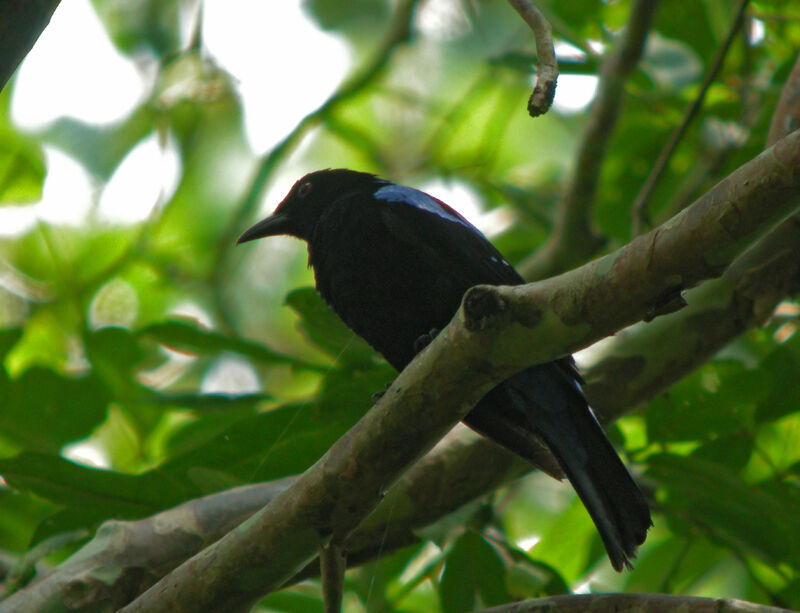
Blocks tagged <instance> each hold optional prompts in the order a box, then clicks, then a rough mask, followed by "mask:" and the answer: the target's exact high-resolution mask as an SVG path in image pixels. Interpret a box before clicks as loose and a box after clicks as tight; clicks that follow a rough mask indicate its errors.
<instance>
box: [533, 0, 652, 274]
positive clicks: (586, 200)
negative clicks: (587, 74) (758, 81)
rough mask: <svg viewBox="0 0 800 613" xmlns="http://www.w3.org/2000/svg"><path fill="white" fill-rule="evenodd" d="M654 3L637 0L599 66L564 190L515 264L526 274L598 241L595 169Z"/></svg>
mask: <svg viewBox="0 0 800 613" xmlns="http://www.w3.org/2000/svg"><path fill="white" fill-rule="evenodd" d="M657 7H658V2H657V1H656V0H637V1H636V3H635V4H634V6H633V9H632V11H631V15H630V18H629V19H628V24H627V25H626V26H625V30H624V31H623V33H622V34H621V35H620V37H619V39H618V40H617V43H616V45H615V46H614V49H613V50H612V51H611V52H610V53H609V54H608V55H607V56H606V58H605V59H604V61H603V63H602V65H601V67H600V74H599V75H598V76H599V79H600V81H599V84H598V87H597V95H596V97H595V100H594V102H593V103H592V106H591V108H590V110H589V116H588V118H587V120H586V128H585V129H584V131H583V135H582V137H581V141H580V143H578V150H577V154H576V161H575V168H574V170H573V173H572V178H571V179H570V181H569V183H568V185H567V191H566V192H565V194H564V197H563V198H562V200H561V203H560V204H559V206H558V209H557V211H556V218H555V225H554V228H553V232H552V234H551V235H550V238H549V240H548V241H547V242H546V243H545V244H544V246H542V248H541V249H539V251H537V252H536V253H535V254H533V255H532V256H531V257H529V258H527V259H526V260H525V261H524V262H522V264H520V266H519V271H520V273H521V274H522V276H523V277H525V278H526V279H543V278H546V277H549V276H552V275H554V274H557V273H559V272H562V271H564V270H568V269H569V268H572V267H573V266H576V265H578V264H580V263H582V262H584V261H585V260H586V259H587V258H588V257H591V256H592V255H594V254H595V253H596V252H597V250H598V249H599V248H600V247H601V246H602V245H603V242H604V241H603V239H602V238H600V237H598V236H596V235H595V234H594V232H593V231H592V229H591V226H590V217H591V215H590V212H591V210H592V207H593V206H594V202H595V195H596V191H597V184H598V182H599V179H600V169H601V167H602V163H603V160H604V159H605V153H606V149H607V148H608V143H609V142H610V140H611V136H612V135H613V133H614V128H615V126H616V124H617V118H618V117H619V112H620V110H621V108H622V101H623V100H624V98H625V82H626V81H627V79H628V77H629V76H630V74H631V72H633V69H634V68H635V67H636V64H637V63H638V61H639V58H641V56H642V53H643V51H644V43H645V40H646V39H647V34H648V32H649V31H650V27H651V25H652V22H653V17H654V15H655V12H656V8H657Z"/></svg>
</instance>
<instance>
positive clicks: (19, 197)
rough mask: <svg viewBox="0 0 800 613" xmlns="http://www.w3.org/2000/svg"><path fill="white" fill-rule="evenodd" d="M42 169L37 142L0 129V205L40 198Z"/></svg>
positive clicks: (40, 154)
mask: <svg viewBox="0 0 800 613" xmlns="http://www.w3.org/2000/svg"><path fill="white" fill-rule="evenodd" d="M45 170H46V169H45V164H44V155H43V154H42V150H41V148H40V146H39V144H38V143H37V142H36V140H34V139H31V138H28V137H25V136H22V135H21V134H19V133H18V132H15V131H13V130H11V129H9V128H0V204H7V203H26V202H36V201H37V200H39V199H41V197H42V184H43V183H44V176H45Z"/></svg>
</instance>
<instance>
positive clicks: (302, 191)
mask: <svg viewBox="0 0 800 613" xmlns="http://www.w3.org/2000/svg"><path fill="white" fill-rule="evenodd" d="M310 193H311V181H306V182H305V183H303V184H302V185H300V187H298V188H297V195H298V196H299V197H300V198H305V197H306V196H308V195H309V194H310Z"/></svg>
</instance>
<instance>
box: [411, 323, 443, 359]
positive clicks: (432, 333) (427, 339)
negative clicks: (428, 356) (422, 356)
mask: <svg viewBox="0 0 800 613" xmlns="http://www.w3.org/2000/svg"><path fill="white" fill-rule="evenodd" d="M439 332H440V330H439V328H431V329H430V330H429V331H428V333H427V334H423V335H422V336H420V337H418V338H417V340H415V341H414V353H419V352H420V351H422V350H423V349H425V347H427V346H428V345H430V344H431V343H432V342H433V339H435V338H436V336H437V335H438V334H439Z"/></svg>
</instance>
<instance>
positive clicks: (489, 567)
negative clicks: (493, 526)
mask: <svg viewBox="0 0 800 613" xmlns="http://www.w3.org/2000/svg"><path fill="white" fill-rule="evenodd" d="M439 597H440V599H441V603H442V610H443V611H445V613H461V612H463V611H471V610H473V609H474V608H475V605H476V604H477V603H480V604H481V605H482V606H492V605H497V604H501V603H504V602H508V601H509V600H510V599H511V597H510V596H509V594H508V589H507V588H506V569H505V565H504V564H503V560H502V559H501V558H500V556H499V555H498V552H497V551H496V550H495V548H494V547H493V546H492V545H490V544H489V543H488V542H487V541H486V540H485V539H484V538H483V537H482V536H481V535H479V534H477V533H476V532H474V531H472V530H467V531H466V532H464V534H462V535H461V536H460V537H459V538H458V540H456V542H455V544H454V545H453V547H452V549H450V551H449V552H448V553H447V556H446V558H445V565H444V571H443V572H442V578H441V580H440V582H439Z"/></svg>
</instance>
